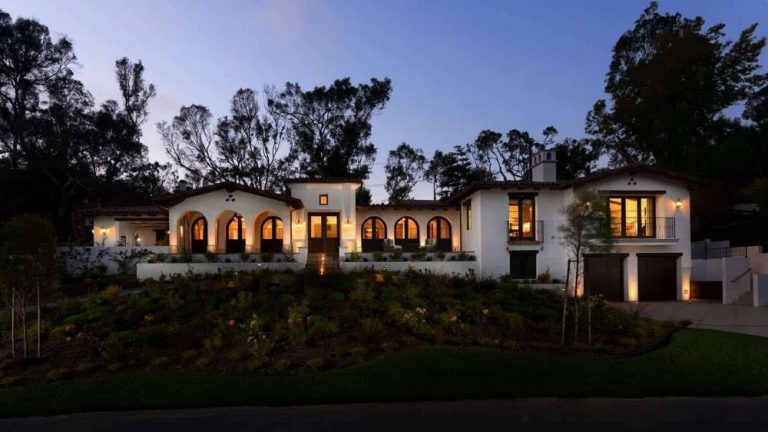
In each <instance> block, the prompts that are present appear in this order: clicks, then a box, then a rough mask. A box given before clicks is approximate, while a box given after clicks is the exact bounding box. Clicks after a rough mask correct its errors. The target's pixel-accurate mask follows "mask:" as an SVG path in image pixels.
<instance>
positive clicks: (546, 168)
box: [531, 150, 557, 182]
mask: <svg viewBox="0 0 768 432" xmlns="http://www.w3.org/2000/svg"><path fill="white" fill-rule="evenodd" d="M532 159H533V160H532V161H531V180H532V181H535V182H556V181H557V159H556V158H555V151H554V150H541V151H540V152H538V153H536V154H534V155H533V158H532Z"/></svg>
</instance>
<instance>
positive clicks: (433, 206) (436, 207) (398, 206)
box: [356, 202, 459, 211]
mask: <svg viewBox="0 0 768 432" xmlns="http://www.w3.org/2000/svg"><path fill="white" fill-rule="evenodd" d="M356 208H357V209H358V210H366V211H371V210H457V209H458V208H459V206H458V205H457V204H451V203H447V202H442V203H439V204H422V203H416V204H413V203H411V204H406V203H403V204H371V205H359V206H356Z"/></svg>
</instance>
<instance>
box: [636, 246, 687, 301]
mask: <svg viewBox="0 0 768 432" xmlns="http://www.w3.org/2000/svg"><path fill="white" fill-rule="evenodd" d="M679 256H680V254H659V255H653V254H649V255H643V254H637V279H638V282H637V291H638V293H637V296H638V300H640V301H665V300H677V258H678V257H679Z"/></svg>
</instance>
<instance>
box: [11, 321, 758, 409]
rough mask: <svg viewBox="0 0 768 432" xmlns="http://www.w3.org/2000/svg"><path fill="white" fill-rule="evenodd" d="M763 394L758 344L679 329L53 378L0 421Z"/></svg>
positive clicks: (23, 393) (23, 392)
mask: <svg viewBox="0 0 768 432" xmlns="http://www.w3.org/2000/svg"><path fill="white" fill-rule="evenodd" d="M763 394H768V339H763V338H758V337H753V336H746V335H739V334H730V333H722V332H716V331H704V330H682V331H680V332H677V333H676V334H674V336H673V338H672V341H671V342H670V343H669V344H668V345H666V346H664V347H663V348H661V349H659V350H658V351H654V352H652V353H649V354H645V355H641V356H637V357H631V358H623V359H589V358H584V357H563V356H555V355H551V354H514V353H509V352H502V351H497V350H490V349H482V348H450V347H442V348H431V349H422V350H418V351H411V352H403V353H398V354H391V355H386V356H384V357H381V358H379V359H377V360H375V361H373V362H371V363H367V364H362V365H359V366H355V367H351V368H346V369H340V370H335V371H330V372H325V373H320V374H316V375H306V376H291V377H274V376H272V377H267V376H256V375H250V376H249V375H214V374H196V373H186V372H185V373H182V372H171V371H169V372H157V373H142V374H126V375H121V376H115V377H109V378H100V379H92V380H81V381H71V382H62V383H56V384H48V385H42V386H36V387H26V388H16V389H7V390H3V391H0V416H4V417H11V416H26V415H52V414H61V413H69V412H84V411H100V410H131V409H148V408H182V407H211V406H232V405H291V404H313V403H342V402H372V401H408V400H437V399H463V398H517V397H536V396H557V397H591V396H615V397H643V396H730V395H763Z"/></svg>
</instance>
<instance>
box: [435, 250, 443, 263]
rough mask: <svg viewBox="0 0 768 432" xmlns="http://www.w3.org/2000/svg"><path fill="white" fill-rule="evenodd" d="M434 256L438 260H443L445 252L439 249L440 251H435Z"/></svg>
mask: <svg viewBox="0 0 768 432" xmlns="http://www.w3.org/2000/svg"><path fill="white" fill-rule="evenodd" d="M435 258H437V259H438V260H440V261H442V260H444V259H445V252H443V251H440V252H438V253H436V254H435Z"/></svg>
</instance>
